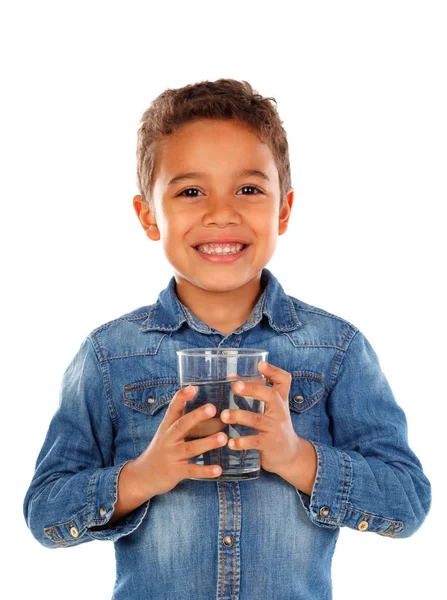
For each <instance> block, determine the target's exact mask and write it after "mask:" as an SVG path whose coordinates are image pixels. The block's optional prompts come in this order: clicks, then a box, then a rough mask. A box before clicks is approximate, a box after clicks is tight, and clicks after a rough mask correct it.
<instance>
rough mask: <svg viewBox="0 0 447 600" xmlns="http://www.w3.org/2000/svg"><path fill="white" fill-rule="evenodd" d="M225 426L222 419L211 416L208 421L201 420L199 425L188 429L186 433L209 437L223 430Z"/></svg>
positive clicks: (192, 435)
mask: <svg viewBox="0 0 447 600" xmlns="http://www.w3.org/2000/svg"><path fill="white" fill-rule="evenodd" d="M225 427H226V425H225V423H222V421H221V420H220V419H217V418H214V419H213V418H211V419H208V420H207V421H201V422H200V423H198V424H197V425H194V427H192V428H191V429H190V430H189V431H187V432H186V434H187V436H188V437H191V438H199V437H207V436H209V435H212V434H213V433H217V432H218V431H222V430H223V429H225Z"/></svg>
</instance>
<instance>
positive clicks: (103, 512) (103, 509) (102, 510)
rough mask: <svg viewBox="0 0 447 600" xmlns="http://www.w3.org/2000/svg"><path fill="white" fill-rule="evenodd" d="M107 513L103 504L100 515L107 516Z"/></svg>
mask: <svg viewBox="0 0 447 600" xmlns="http://www.w3.org/2000/svg"><path fill="white" fill-rule="evenodd" d="M106 514H107V510H106V508H105V507H104V506H101V508H100V509H99V516H100V517H105V516H106Z"/></svg>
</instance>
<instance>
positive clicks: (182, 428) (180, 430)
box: [169, 404, 216, 441]
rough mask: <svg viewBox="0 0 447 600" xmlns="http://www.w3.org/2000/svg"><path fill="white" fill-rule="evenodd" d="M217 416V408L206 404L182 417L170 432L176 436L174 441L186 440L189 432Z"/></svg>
mask: <svg viewBox="0 0 447 600" xmlns="http://www.w3.org/2000/svg"><path fill="white" fill-rule="evenodd" d="M215 414H216V407H215V406H214V405H213V404H204V405H203V406H200V407H199V408H196V409H194V410H192V411H190V412H188V413H187V414H186V415H183V416H181V417H180V418H179V419H178V420H177V421H174V423H172V424H171V426H170V428H169V429H170V430H172V432H173V434H174V440H177V441H179V440H181V439H184V438H185V437H186V436H187V435H188V432H189V431H190V430H191V429H193V428H194V427H196V426H197V425H198V424H199V423H201V422H202V421H207V420H208V419H209V418H210V417H214V415H215Z"/></svg>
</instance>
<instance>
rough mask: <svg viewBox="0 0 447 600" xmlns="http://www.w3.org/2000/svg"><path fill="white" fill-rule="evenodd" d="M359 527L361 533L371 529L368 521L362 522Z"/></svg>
mask: <svg viewBox="0 0 447 600" xmlns="http://www.w3.org/2000/svg"><path fill="white" fill-rule="evenodd" d="M358 527H359V529H360V531H366V530H367V529H368V527H369V525H368V521H360V523H359V525H358Z"/></svg>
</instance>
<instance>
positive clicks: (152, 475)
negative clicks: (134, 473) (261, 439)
mask: <svg viewBox="0 0 447 600" xmlns="http://www.w3.org/2000/svg"><path fill="white" fill-rule="evenodd" d="M194 394H195V391H194V388H193V387H192V386H189V387H186V388H182V389H180V390H179V391H178V392H177V393H176V394H174V396H173V398H172V400H171V402H170V404H169V406H168V410H167V411H166V414H165V416H164V419H163V421H162V422H161V423H160V425H159V427H158V429H157V432H156V434H155V435H154V437H153V438H152V441H151V443H150V444H149V446H148V447H147V448H146V449H145V450H144V452H142V454H141V455H140V456H139V457H138V458H136V459H135V463H137V464H136V466H137V469H138V472H139V474H140V477H139V479H140V481H141V483H142V485H143V486H146V487H147V488H148V494H149V493H150V495H151V496H154V495H158V494H164V493H165V492H169V490H172V488H174V487H175V486H176V485H177V484H178V483H179V482H180V481H181V480H182V479H185V478H187V477H210V478H213V477H218V476H219V475H220V474H221V473H222V468H221V467H220V466H218V465H205V466H203V465H194V464H192V463H188V459H189V458H192V457H194V456H198V455H199V454H202V453H203V452H207V451H208V450H212V449H215V448H220V447H222V446H225V444H226V443H227V441H228V436H227V435H226V434H225V433H223V432H220V433H214V435H209V434H210V433H212V432H216V431H219V428H220V429H223V428H224V427H225V426H224V425H222V423H221V421H220V420H219V419H212V417H214V415H215V414H216V407H215V406H214V405H213V404H205V405H203V406H200V407H199V408H196V409H194V410H192V411H190V412H189V413H187V414H186V415H182V412H183V408H184V406H185V404H186V402H187V401H188V400H191V398H193V397H194ZM208 420H211V421H210V423H209V424H208ZM217 421H218V422H217ZM191 432H194V433H195V434H197V435H203V436H205V435H207V436H208V437H202V438H201V439H197V440H193V441H190V442H185V439H184V438H185V437H192V436H191ZM143 482H144V483H143Z"/></svg>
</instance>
